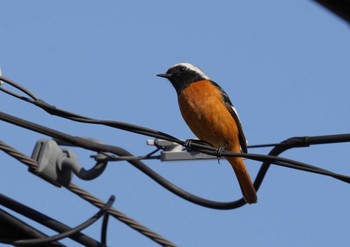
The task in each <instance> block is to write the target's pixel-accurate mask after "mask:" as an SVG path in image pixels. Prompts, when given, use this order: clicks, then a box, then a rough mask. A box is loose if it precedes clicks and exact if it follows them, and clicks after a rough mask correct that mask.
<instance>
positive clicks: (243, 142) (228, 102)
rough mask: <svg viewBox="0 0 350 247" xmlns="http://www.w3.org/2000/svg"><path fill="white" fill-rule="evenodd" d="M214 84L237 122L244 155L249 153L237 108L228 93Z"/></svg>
mask: <svg viewBox="0 0 350 247" xmlns="http://www.w3.org/2000/svg"><path fill="white" fill-rule="evenodd" d="M212 83H213V84H214V85H215V86H216V87H217V88H218V89H219V90H220V92H221V95H222V98H223V100H224V103H225V105H226V108H227V110H228V111H229V112H230V113H231V115H232V117H233V119H234V120H235V121H236V124H237V128H238V132H239V134H238V137H239V143H240V145H241V149H242V152H243V153H247V152H248V149H247V140H246V138H245V135H244V133H243V129H242V125H241V121H240V119H239V116H238V113H237V111H236V108H235V107H234V106H233V104H232V102H231V100H230V98H229V97H228V95H227V93H226V92H225V91H224V90H223V89H222V88H221V87H220V86H219V85H218V84H217V83H215V82H213V81H212Z"/></svg>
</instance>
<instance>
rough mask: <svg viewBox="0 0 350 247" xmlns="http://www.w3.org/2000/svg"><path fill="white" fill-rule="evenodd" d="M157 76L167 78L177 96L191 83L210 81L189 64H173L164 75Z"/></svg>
mask: <svg viewBox="0 0 350 247" xmlns="http://www.w3.org/2000/svg"><path fill="white" fill-rule="evenodd" d="M157 76H160V77H164V78H167V79H168V80H169V81H170V82H171V84H173V86H174V88H175V89H176V92H177V94H178V95H179V94H180V93H181V91H182V90H183V89H184V88H186V87H187V86H188V85H190V84H191V83H193V82H196V81H200V80H210V78H209V76H207V75H206V74H205V73H204V72H203V71H202V70H200V69H199V68H198V67H196V66H194V65H193V64H190V63H178V64H175V65H174V66H171V67H170V68H169V69H168V71H167V72H166V73H165V74H158V75H157Z"/></svg>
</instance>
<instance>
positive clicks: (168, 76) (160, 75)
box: [157, 74, 173, 79]
mask: <svg viewBox="0 0 350 247" xmlns="http://www.w3.org/2000/svg"><path fill="white" fill-rule="evenodd" d="M157 76H159V77H164V78H168V79H169V78H170V77H172V76H173V74H158V75H157Z"/></svg>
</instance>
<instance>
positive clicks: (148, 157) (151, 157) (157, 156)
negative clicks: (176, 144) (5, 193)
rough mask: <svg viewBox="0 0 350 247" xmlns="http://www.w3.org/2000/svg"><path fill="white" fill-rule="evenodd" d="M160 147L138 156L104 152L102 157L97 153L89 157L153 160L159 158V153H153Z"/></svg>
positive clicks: (107, 159)
mask: <svg viewBox="0 0 350 247" xmlns="http://www.w3.org/2000/svg"><path fill="white" fill-rule="evenodd" d="M159 150H160V148H156V149H155V150H153V151H152V152H149V153H148V154H145V155H140V156H116V155H110V154H106V153H104V154H103V156H104V157H99V156H98V155H91V156H90V157H92V158H94V159H95V160H96V161H131V160H154V159H160V155H153V154H155V153H157V152H158V151H159Z"/></svg>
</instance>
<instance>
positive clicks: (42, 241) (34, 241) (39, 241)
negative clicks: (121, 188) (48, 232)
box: [13, 196, 115, 246]
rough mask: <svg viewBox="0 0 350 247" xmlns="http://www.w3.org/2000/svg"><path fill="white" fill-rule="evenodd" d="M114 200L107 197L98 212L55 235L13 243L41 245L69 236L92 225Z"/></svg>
mask: <svg viewBox="0 0 350 247" xmlns="http://www.w3.org/2000/svg"><path fill="white" fill-rule="evenodd" d="M114 200H115V197H114V196H111V197H110V198H109V200H108V202H107V203H106V204H105V205H104V206H103V207H102V208H101V209H100V211H99V212H98V213H96V214H95V215H94V216H92V217H91V218H90V219H88V220H87V221H85V222H84V223H82V224H80V225H79V226H76V227H74V228H72V229H71V230H69V231H66V232H64V233H60V234H57V235H55V236H52V237H47V238H40V239H29V240H18V241H15V242H14V243H13V244H14V245H16V246H23V245H42V244H46V243H50V242H53V241H57V240H61V239H63V238H66V237H69V236H71V235H73V234H75V233H78V232H80V231H82V230H84V229H85V228H87V227H89V226H90V225H92V224H93V223H95V222H96V221H97V220H98V219H99V218H101V217H102V216H104V215H105V214H106V213H107V212H108V210H109V209H110V208H111V207H112V205H113V202H114Z"/></svg>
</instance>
